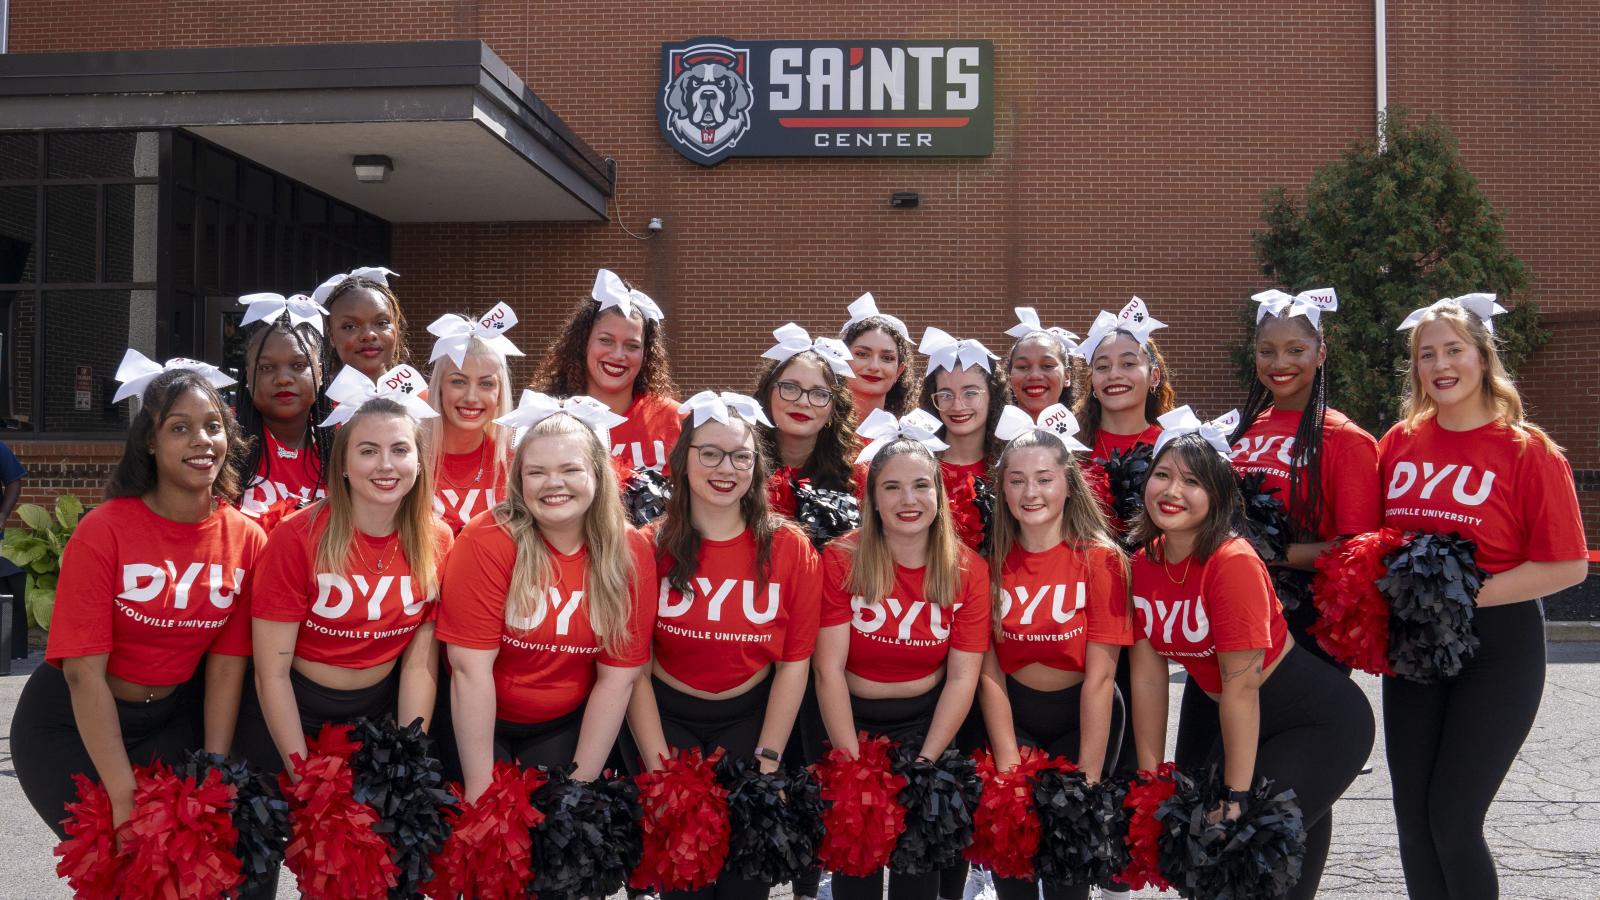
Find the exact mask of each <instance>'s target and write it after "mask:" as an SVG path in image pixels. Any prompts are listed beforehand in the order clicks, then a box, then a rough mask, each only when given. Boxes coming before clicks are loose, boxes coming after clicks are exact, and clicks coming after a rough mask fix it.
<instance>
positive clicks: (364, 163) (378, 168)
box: [354, 154, 394, 184]
mask: <svg viewBox="0 0 1600 900" xmlns="http://www.w3.org/2000/svg"><path fill="white" fill-rule="evenodd" d="M354 165H355V167H356V180H357V181H360V182H364V183H368V184H377V183H379V182H384V181H388V180H389V173H390V172H393V171H394V160H392V159H390V158H389V157H387V156H383V155H381V154H370V155H367V156H358V157H356V158H355V162H354Z"/></svg>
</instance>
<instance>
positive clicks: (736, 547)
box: [654, 527, 820, 694]
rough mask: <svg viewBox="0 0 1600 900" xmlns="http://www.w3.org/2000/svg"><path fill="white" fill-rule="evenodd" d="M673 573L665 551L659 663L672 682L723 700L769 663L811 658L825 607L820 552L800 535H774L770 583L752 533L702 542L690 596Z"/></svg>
mask: <svg viewBox="0 0 1600 900" xmlns="http://www.w3.org/2000/svg"><path fill="white" fill-rule="evenodd" d="M658 553H659V550H658ZM671 568H672V560H671V557H668V556H666V554H665V553H659V555H658V557H657V559H656V563H655V569H654V571H655V574H656V579H657V582H658V584H659V586H660V587H659V594H658V597H659V598H660V599H659V602H658V604H657V606H656V609H655V617H656V625H655V638H654V648H655V659H656V665H658V666H660V667H661V668H662V669H663V670H664V671H665V672H666V673H667V674H669V675H671V676H672V677H673V678H676V679H677V680H679V681H681V682H683V683H684V684H686V685H688V686H689V687H692V688H694V689H695V690H697V691H705V692H706V693H712V694H720V693H722V692H723V691H728V690H732V689H733V688H736V687H738V686H739V685H741V684H744V683H745V682H746V681H749V680H750V678H751V676H753V675H755V674H756V672H758V671H760V670H761V669H762V668H764V667H765V666H767V665H769V664H771V663H777V662H798V661H800V660H804V659H809V658H810V657H811V651H812V649H813V648H815V647H816V645H817V617H818V614H819V613H818V606H819V603H820V596H819V591H820V588H819V585H818V580H817V554H816V551H815V550H812V549H811V542H810V541H809V540H807V539H806V537H805V536H804V535H803V534H801V533H800V531H799V529H797V528H793V527H785V528H781V529H779V530H778V531H777V532H776V533H775V534H773V536H772V559H771V571H770V574H769V580H768V581H767V582H766V583H765V584H763V583H762V582H761V579H760V577H759V575H758V573H757V571H756V539H755V535H754V534H752V533H751V532H750V531H749V530H748V529H747V530H745V531H744V533H742V534H740V535H739V536H738V537H736V538H734V539H732V540H728V541H708V540H701V541H700V560H699V564H698V565H697V566H696V567H695V574H694V578H693V580H692V581H693V584H694V590H693V592H692V593H690V594H688V595H685V594H684V593H682V592H681V591H679V590H677V589H676V588H674V587H672V585H671V584H670V583H668V581H667V573H668V572H669V571H671Z"/></svg>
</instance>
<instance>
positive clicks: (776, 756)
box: [756, 747, 783, 762]
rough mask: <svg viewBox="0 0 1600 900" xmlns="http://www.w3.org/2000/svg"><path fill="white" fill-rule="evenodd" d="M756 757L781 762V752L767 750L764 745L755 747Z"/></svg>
mask: <svg viewBox="0 0 1600 900" xmlns="http://www.w3.org/2000/svg"><path fill="white" fill-rule="evenodd" d="M756 759H764V760H767V761H768V762H782V761H783V754H781V753H779V752H778V751H776V750H768V749H767V748H766V747H757V748H756Z"/></svg>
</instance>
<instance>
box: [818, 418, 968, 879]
mask: <svg viewBox="0 0 1600 900" xmlns="http://www.w3.org/2000/svg"><path fill="white" fill-rule="evenodd" d="M861 433H862V435H863V436H865V437H869V438H871V439H872V443H870V444H868V445H867V447H866V448H865V449H864V450H862V451H861V459H862V461H863V462H868V463H870V466H869V468H868V470H867V491H866V499H865V502H864V504H863V509H862V516H861V521H862V525H861V529H860V531H858V532H855V533H853V534H851V535H847V536H845V537H843V538H841V539H839V540H838V541H835V542H834V543H832V544H830V545H829V546H828V547H827V549H825V550H824V551H823V553H822V619H821V631H820V632H819V635H818V638H817V650H816V658H815V659H814V661H813V664H814V666H815V670H816V685H817V698H818V700H819V702H820V704H821V707H822V719H823V723H824V725H825V726H826V728H827V733H828V738H829V740H830V741H831V742H832V743H833V747H834V749H836V750H842V751H844V752H845V753H848V754H851V755H855V754H856V753H858V752H859V751H860V745H859V743H858V742H857V737H856V735H857V732H858V731H863V732H866V733H867V734H868V735H872V736H880V735H886V736H888V737H890V738H892V739H893V740H895V741H899V742H901V743H911V744H912V745H914V746H917V747H919V748H920V749H919V756H921V757H924V758H927V759H937V758H938V757H939V755H940V754H941V753H943V752H944V750H945V748H946V747H948V746H950V745H951V743H952V742H953V741H954V739H955V737H956V733H957V731H958V730H959V729H960V728H961V726H962V724H963V723H964V722H965V720H966V718H967V713H968V712H969V710H970V709H971V707H972V700H973V694H974V692H975V691H976V689H977V682H978V673H979V670H980V669H981V668H982V665H983V653H984V651H985V650H987V649H988V646H989V633H988V632H989V590H988V569H987V567H986V566H985V565H984V562H983V560H982V558H980V557H979V556H978V555H977V554H975V553H973V552H972V551H971V550H969V549H967V548H966V547H965V546H963V545H962V544H961V542H960V541H958V540H956V537H955V534H954V532H953V531H952V529H951V527H950V514H949V509H948V506H947V502H946V500H945V495H944V486H943V484H942V483H941V479H940V475H939V466H938V463H937V460H935V459H934V456H933V451H934V450H937V449H943V447H944V444H943V442H941V441H939V440H938V439H937V438H934V437H933V436H932V435H931V434H928V433H926V432H924V431H922V430H921V429H918V428H915V427H906V426H904V425H902V423H900V422H899V421H897V420H896V419H895V418H894V417H893V416H891V415H890V414H888V413H886V412H884V411H882V410H876V411H874V412H873V413H872V415H870V416H868V417H867V419H866V420H865V421H864V422H862V424H861ZM940 878H941V873H939V872H932V873H929V874H926V875H916V876H913V875H907V874H905V873H901V872H891V873H890V879H889V880H890V886H889V887H890V896H891V897H894V898H896V900H902V898H903V900H917V898H921V900H932V898H933V897H934V896H935V895H936V894H937V893H938V892H939V883H940ZM833 896H834V897H836V898H839V900H878V898H881V897H882V896H883V875H882V874H881V873H879V874H875V875H872V876H868V877H856V876H846V875H841V874H837V873H836V874H835V875H834V878H833Z"/></svg>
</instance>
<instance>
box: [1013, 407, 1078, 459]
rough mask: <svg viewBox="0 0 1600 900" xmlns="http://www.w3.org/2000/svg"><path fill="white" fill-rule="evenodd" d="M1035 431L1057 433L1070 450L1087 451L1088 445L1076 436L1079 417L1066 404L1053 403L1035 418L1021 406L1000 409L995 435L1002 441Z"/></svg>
mask: <svg viewBox="0 0 1600 900" xmlns="http://www.w3.org/2000/svg"><path fill="white" fill-rule="evenodd" d="M1035 431H1046V432H1049V433H1050V434H1053V435H1055V436H1056V437H1057V438H1058V439H1059V440H1060V441H1061V443H1063V444H1066V445H1067V449H1068V450H1076V451H1080V452H1087V451H1088V449H1089V448H1088V447H1086V446H1084V444H1083V442H1081V441H1079V440H1078V439H1077V437H1076V435H1077V433H1078V419H1077V417H1076V416H1074V415H1073V414H1072V412H1071V411H1070V410H1068V409H1067V408H1066V407H1065V406H1062V405H1061V404H1059V403H1052V404H1050V405H1049V406H1047V407H1045V408H1044V409H1043V410H1041V411H1040V412H1039V418H1038V419H1037V420H1035V419H1034V418H1033V417H1032V416H1030V415H1028V412H1027V410H1024V409H1023V408H1021V407H1020V406H1007V407H1006V408H1005V409H1002V410H1000V421H998V422H996V423H995V425H994V436H995V437H997V438H999V439H1000V440H1002V441H1012V440H1016V439H1017V438H1019V437H1022V436H1023V435H1025V434H1031V433H1032V432H1035Z"/></svg>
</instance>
